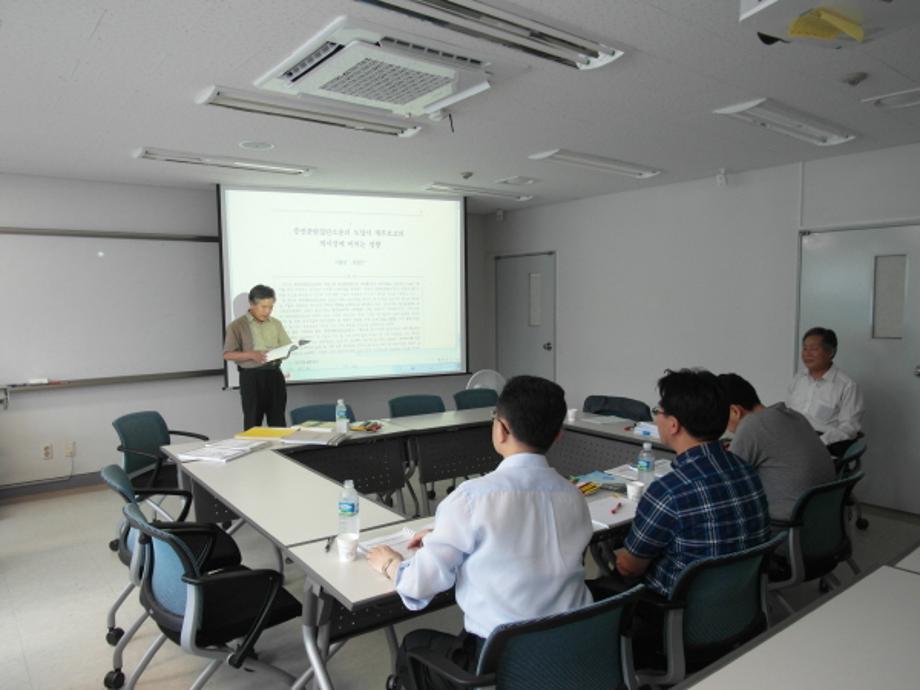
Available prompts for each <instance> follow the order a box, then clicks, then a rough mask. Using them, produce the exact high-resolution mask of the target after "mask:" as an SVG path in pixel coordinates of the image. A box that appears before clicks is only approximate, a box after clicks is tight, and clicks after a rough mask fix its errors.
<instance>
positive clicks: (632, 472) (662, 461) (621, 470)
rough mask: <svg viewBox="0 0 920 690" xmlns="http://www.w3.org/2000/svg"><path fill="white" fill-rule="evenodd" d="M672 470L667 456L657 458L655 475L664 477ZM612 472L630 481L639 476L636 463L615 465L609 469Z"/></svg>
mask: <svg viewBox="0 0 920 690" xmlns="http://www.w3.org/2000/svg"><path fill="white" fill-rule="evenodd" d="M670 471H671V461H670V460H668V459H666V458H658V459H657V460H655V476H656V477H663V476H664V475H666V474H667V473H668V472H670ZM607 472H609V473H610V474H615V475H617V476H618V477H623V478H624V479H628V480H629V481H634V480H636V479H638V478H639V471H638V470H637V469H636V466H635V465H620V466H619V467H614V468H613V469H612V470H607Z"/></svg>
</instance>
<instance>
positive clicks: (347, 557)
mask: <svg viewBox="0 0 920 690" xmlns="http://www.w3.org/2000/svg"><path fill="white" fill-rule="evenodd" d="M335 545H336V546H337V547H338V549H339V560H340V561H353V560H355V558H356V557H357V556H358V535H357V534H340V535H339V536H337V537H336V538H335Z"/></svg>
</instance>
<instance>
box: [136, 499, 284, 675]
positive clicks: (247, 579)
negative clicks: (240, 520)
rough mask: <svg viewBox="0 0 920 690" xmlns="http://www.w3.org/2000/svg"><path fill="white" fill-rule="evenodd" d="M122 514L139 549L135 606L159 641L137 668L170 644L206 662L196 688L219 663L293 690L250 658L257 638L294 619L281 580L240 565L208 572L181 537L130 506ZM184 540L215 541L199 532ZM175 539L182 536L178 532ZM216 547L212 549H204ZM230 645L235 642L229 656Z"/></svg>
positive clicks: (270, 669)
mask: <svg viewBox="0 0 920 690" xmlns="http://www.w3.org/2000/svg"><path fill="white" fill-rule="evenodd" d="M122 510H123V512H124V515H125V518H126V519H127V521H128V524H129V525H130V526H131V527H132V528H134V529H136V530H138V532H139V533H140V536H139V537H138V547H139V548H142V549H144V571H143V573H144V574H143V579H142V581H141V603H142V604H143V605H144V608H145V609H146V610H147V612H148V613H149V614H150V616H151V617H152V618H153V620H154V622H155V623H156V624H157V626H158V627H159V628H160V635H159V636H158V637H157V639H156V640H155V641H154V643H153V644H152V645H151V646H150V648H149V649H148V650H147V652H146V653H145V655H144V657H143V658H142V659H141V662H140V664H139V666H138V668H139V669H140V670H141V671H143V669H144V668H146V665H147V664H148V663H149V662H150V659H151V658H152V657H153V654H155V653H156V652H157V650H158V649H159V648H160V647H161V646H162V645H163V643H164V642H165V641H166V640H167V639H169V640H171V641H172V642H174V643H176V644H177V645H180V646H181V647H182V649H184V650H185V651H186V652H188V653H189V654H192V655H194V656H200V657H203V658H206V659H211V663H209V664H208V665H207V666H206V667H205V669H204V670H203V671H202V672H201V674H200V675H199V676H198V678H197V679H196V680H195V683H194V684H193V686H192V687H194V688H201V687H203V686H204V684H205V683H206V682H207V681H208V679H209V678H210V677H211V676H213V675H214V673H215V672H216V671H217V670H218V669H219V668H220V667H221V666H222V665H223V664H224V663H226V664H227V665H229V666H231V667H232V668H237V669H238V668H245V669H246V670H247V671H265V672H267V673H270V674H272V675H273V676H275V677H277V678H278V679H280V680H281V681H282V682H284V683H285V685H291V684H293V683H294V680H295V679H294V677H293V676H292V675H290V674H289V673H287V672H285V671H282V670H281V669H279V668H277V667H275V666H271V665H269V664H266V663H264V662H261V661H258V660H257V659H255V658H254V655H253V648H254V647H255V644H256V642H257V641H258V639H259V636H260V635H261V634H262V631H263V630H265V629H267V628H270V627H273V626H276V625H279V624H281V623H285V622H287V621H289V620H292V619H294V618H298V617H299V616H300V613H301V609H300V603H299V602H298V601H297V600H296V599H295V598H294V597H293V596H291V594H290V593H289V592H287V590H285V589H284V588H283V587H282V582H283V580H284V576H283V575H282V574H281V573H279V572H277V571H275V570H268V569H265V570H250V569H249V568H247V567H245V566H242V565H240V566H235V567H231V568H226V569H224V570H219V571H215V572H208V571H206V570H205V569H204V565H203V561H202V554H200V553H199V554H196V553H195V552H194V551H193V550H192V549H190V548H189V547H188V546H187V545H186V543H185V541H184V540H183V539H182V538H180V534H174V533H173V532H171V531H166V530H163V529H160V528H159V527H156V526H154V525H152V524H151V523H149V522H147V520H146V518H145V517H144V515H143V514H142V513H141V511H140V508H138V506H137V505H135V504H130V503H129V504H128V505H126V506H124V507H123V509H122ZM188 532H195V533H197V534H200V535H201V536H204V537H205V538H207V537H209V536H212V537H213V536H214V533H213V532H206V531H203V530H200V529H199V530H188ZM181 534H182V535H185V534H187V531H186V530H185V529H183V530H182V532H181ZM214 543H215V542H214V541H211V542H210V543H209V548H213V545H214ZM209 548H208V549H205V552H204V553H207V552H208V551H209ZM234 641H238V642H237V644H236V645H235V646H234V647H232V648H231V647H230V644H231V643H233V642H234ZM136 673H137V671H135V674H136ZM250 683H253V684H258V681H257V680H251V681H250ZM130 687H131V685H130V684H129V688H130Z"/></svg>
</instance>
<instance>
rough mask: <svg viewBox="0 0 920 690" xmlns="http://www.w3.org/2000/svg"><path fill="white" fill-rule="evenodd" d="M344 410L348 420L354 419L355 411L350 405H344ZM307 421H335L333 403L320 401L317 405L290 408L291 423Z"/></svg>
mask: <svg viewBox="0 0 920 690" xmlns="http://www.w3.org/2000/svg"><path fill="white" fill-rule="evenodd" d="M345 411H346V412H347V413H348V421H349V422H353V421H355V412H354V410H352V409H351V405H348V404H346V405H345ZM307 421H318V422H334V421H335V403H331V404H330V403H320V404H318V405H304V406H303V407H295V408H294V409H293V410H291V425H292V426H293V425H294V424H302V423H303V422H307Z"/></svg>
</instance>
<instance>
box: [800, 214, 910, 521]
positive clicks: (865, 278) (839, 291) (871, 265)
mask: <svg viewBox="0 0 920 690" xmlns="http://www.w3.org/2000/svg"><path fill="white" fill-rule="evenodd" d="M917 267H920V227H918V226H910V227H897V228H876V229H867V230H843V231H835V232H824V233H813V234H804V235H803V236H802V281H801V298H800V314H799V336H800V337H801V334H802V333H804V332H805V331H806V330H807V329H808V328H810V327H812V326H825V327H827V328H832V329H834V330H835V331H836V332H837V338H838V341H839V347H838V350H837V356H836V358H835V360H834V361H835V363H836V364H838V365H839V366H840V368H841V369H843V370H844V371H845V372H847V373H848V374H849V375H850V376H851V377H853V379H855V380H856V382H857V383H858V384H859V386H860V387H861V388H862V391H863V396H864V398H865V402H866V413H865V416H864V418H863V431H864V432H865V434H866V442H867V443H868V450H867V452H866V454H865V456H864V457H863V469H864V471H865V473H866V478H865V479H864V480H863V481H862V482H861V483H860V484H859V485H858V486H857V489H856V491H857V493H858V495H859V497H860V500H862V501H865V502H866V503H872V504H876V505H881V506H885V507H888V508H894V509H897V510H905V511H909V512H912V513H920V423H918V422H920V419H918V412H920V313H918V309H920V274H918V276H914V275H912V272H913V270H916V268H917Z"/></svg>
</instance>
